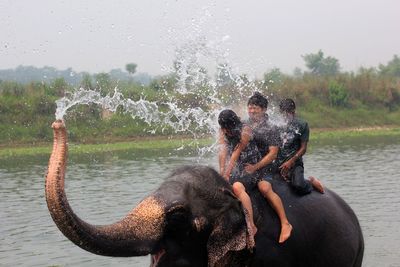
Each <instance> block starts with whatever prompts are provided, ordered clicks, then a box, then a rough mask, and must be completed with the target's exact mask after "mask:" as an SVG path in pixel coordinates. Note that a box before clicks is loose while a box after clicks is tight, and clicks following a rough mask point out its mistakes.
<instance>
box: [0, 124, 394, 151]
mask: <svg viewBox="0 0 400 267" xmlns="http://www.w3.org/2000/svg"><path fill="white" fill-rule="evenodd" d="M365 138H393V140H400V126H393V125H387V126H378V127H354V128H337V129H327V128H317V129H311V135H310V144H311V146H312V144H313V143H328V144H335V143H337V142H346V141H354V140H356V139H365ZM214 142H215V138H213V137H211V136H209V137H203V138H200V139H193V138H192V137H189V136H187V135H175V136H168V137H167V136H146V137H137V138H131V139H128V140H124V141H122V140H114V141H111V142H109V141H108V142H107V143H87V144H77V143H73V142H72V143H71V142H69V153H70V154H84V153H86V154H91V153H107V152H118V151H127V150H138V151H143V150H161V149H178V148H180V147H183V146H184V147H186V148H193V147H205V146H209V145H212V144H213V143H214ZM51 147H52V143H51V142H45V143H39V144H13V145H12V146H10V145H2V146H0V159H6V158H12V157H18V156H38V155H50V153H51Z"/></svg>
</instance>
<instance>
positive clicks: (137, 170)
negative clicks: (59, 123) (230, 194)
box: [0, 138, 400, 267]
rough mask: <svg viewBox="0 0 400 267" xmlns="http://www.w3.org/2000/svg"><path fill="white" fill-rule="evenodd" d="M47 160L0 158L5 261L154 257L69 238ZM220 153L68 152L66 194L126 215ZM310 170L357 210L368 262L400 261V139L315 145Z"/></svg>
mask: <svg viewBox="0 0 400 267" xmlns="http://www.w3.org/2000/svg"><path fill="white" fill-rule="evenodd" d="M47 161H48V157H37V156H35V157H25V158H24V157H19V158H12V159H7V160H1V161H0V266H17V265H19V266H54V265H57V266H111V265H115V266H137V267H139V266H148V265H149V258H148V257H136V258H109V257H102V256H97V255H93V254H91V253H88V252H86V251H84V250H82V249H80V248H79V247H77V246H75V245H74V244H73V243H71V242H70V241H69V240H67V239H66V238H65V237H64V236H63V235H62V234H61V232H60V231H59V230H58V229H57V227H56V226H55V224H54V223H53V221H52V219H51V217H50V215H49V212H48V210H47V206H46V200H45V198H44V175H45V172H46V167H47ZM216 162H217V160H216V157H215V155H208V156H205V157H204V158H201V159H199V158H197V156H195V153H193V152H191V151H187V150H181V151H179V152H178V151H147V152H143V151H141V152H140V153H137V152H135V151H125V152H119V153H103V154H95V155H93V154H91V155H79V156H76V155H70V157H69V162H68V170H67V178H66V193H67V196H68V199H69V202H70V204H71V206H72V208H73V209H74V211H75V212H76V214H78V216H80V217H81V218H82V219H84V220H86V221H87V222H89V223H93V224H109V223H113V222H115V221H116V220H118V219H120V218H122V217H124V216H125V214H127V213H128V212H129V211H130V210H131V209H132V208H133V207H134V206H135V205H136V204H137V203H138V202H139V201H140V200H141V199H142V198H143V197H145V196H146V195H147V194H148V193H149V192H151V191H152V190H154V189H155V188H157V186H158V185H159V184H160V183H161V182H162V180H163V178H165V177H166V175H167V173H168V172H170V171H171V170H173V169H174V168H175V167H177V166H180V165H183V164H204V165H209V166H213V167H216ZM305 164H306V174H307V175H314V176H317V177H319V178H320V179H321V180H322V181H323V182H324V184H325V185H327V186H328V187H329V188H330V189H332V190H334V191H336V192H337V193H338V194H340V195H341V196H342V197H343V198H344V199H345V200H346V201H347V202H348V203H349V204H350V206H351V207H352V208H353V209H354V211H355V212H356V214H357V216H358V218H359V220H360V223H361V226H362V229H363V232H364V238H365V243H366V249H365V256H364V264H363V266H366V267H375V266H400V265H399V263H400V253H399V250H398V247H399V246H400V232H399V231H398V228H399V226H400V215H399V213H398V210H399V207H400V194H399V193H400V185H399V179H400V176H399V171H398V170H399V169H400V141H398V140H387V139H379V138H378V139H377V138H375V139H357V141H355V140H352V141H351V142H347V141H343V142H337V141H335V142H330V143H329V142H328V143H325V144H322V143H321V144H311V149H310V150H309V152H308V154H307V156H306V158H305Z"/></svg>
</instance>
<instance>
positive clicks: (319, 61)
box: [302, 50, 340, 76]
mask: <svg viewBox="0 0 400 267" xmlns="http://www.w3.org/2000/svg"><path fill="white" fill-rule="evenodd" d="M302 57H303V59H304V61H305V63H306V66H307V68H308V69H309V70H310V71H311V73H312V74H315V75H320V76H333V75H336V74H338V73H339V70H340V65H339V61H338V60H337V59H336V58H333V57H325V56H324V53H323V52H322V51H321V50H319V51H318V53H316V54H307V55H304V56H302Z"/></svg>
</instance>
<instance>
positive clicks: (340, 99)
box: [328, 81, 349, 107]
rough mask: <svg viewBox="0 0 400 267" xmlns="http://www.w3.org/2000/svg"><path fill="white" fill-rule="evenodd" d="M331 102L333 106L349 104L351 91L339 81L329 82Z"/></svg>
mask: <svg viewBox="0 0 400 267" xmlns="http://www.w3.org/2000/svg"><path fill="white" fill-rule="evenodd" d="M328 89H329V102H330V104H331V105H332V106H342V107H345V106H346V105H347V101H348V98H349V93H348V92H347V89H346V88H345V87H344V85H343V84H341V83H338V82H337V81H331V82H329V88H328Z"/></svg>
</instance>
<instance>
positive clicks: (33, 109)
mask: <svg viewBox="0 0 400 267" xmlns="http://www.w3.org/2000/svg"><path fill="white" fill-rule="evenodd" d="M303 59H304V63H305V66H306V68H307V70H306V71H302V70H300V69H295V71H294V72H293V74H285V73H283V72H281V71H280V69H279V68H274V69H272V70H269V71H267V72H266V73H265V74H264V76H263V77H262V78H261V79H257V80H250V79H248V78H247V76H246V75H245V74H239V75H232V72H231V70H230V69H229V65H228V64H221V65H220V66H219V67H218V71H217V73H216V74H215V77H214V80H215V81H216V82H215V83H212V82H211V81H212V80H213V79H211V78H210V77H209V75H208V74H207V72H206V71H205V69H199V70H198V69H196V72H197V74H199V73H200V74H202V75H201V76H198V77H201V79H198V77H196V79H193V76H187V77H184V78H183V79H182V76H181V75H180V73H179V72H180V71H181V70H180V69H179V67H180V66H179V64H178V63H179V62H175V65H174V67H175V71H172V72H171V73H170V74H168V75H164V76H159V77H151V78H150V79H149V80H148V82H147V83H142V82H140V81H138V80H135V79H133V77H134V76H135V73H136V68H137V65H136V64H135V63H128V64H127V65H126V66H125V69H126V71H122V70H120V71H119V72H116V71H111V72H109V73H98V74H94V75H91V74H88V73H83V74H79V75H78V74H74V75H73V76H71V74H70V73H69V74H68V72H70V69H67V70H66V71H57V70H56V69H54V68H48V67H46V68H45V69H46V71H47V72H45V73H47V74H46V75H45V74H44V72H42V73H41V74H37V75H39V77H44V75H45V76H46V77H53V78H52V79H46V80H44V79H42V78H41V79H39V78H38V79H36V78H34V79H33V80H29V81H28V80H18V81H17V80H16V79H11V78H10V79H9V78H6V79H4V77H5V76H2V74H1V73H2V71H0V77H1V78H0V144H10V145H12V144H13V143H32V142H41V141H44V142H47V141H50V140H51V138H52V133H51V129H50V128H49V125H50V124H51V122H52V121H53V120H54V118H55V117H54V113H55V109H56V105H55V101H56V100H57V99H59V98H61V97H63V96H64V95H65V94H66V92H70V91H73V90H75V89H76V88H77V87H84V88H86V89H94V90H99V91H100V92H101V93H102V94H104V95H106V94H110V93H112V92H113V91H114V88H115V87H118V90H119V91H120V92H121V93H122V94H123V95H124V96H125V97H126V98H130V99H133V100H138V99H140V98H145V99H147V100H149V101H157V102H163V101H167V100H168V99H171V98H173V99H175V100H176V103H177V104H178V105H179V106H180V107H201V108H202V109H204V110H207V109H211V108H215V105H214V104H215V103H213V101H212V98H211V96H212V97H213V98H217V99H220V100H221V101H222V103H219V104H220V105H221V104H222V105H226V106H228V105H236V104H243V103H245V101H246V98H247V97H248V96H249V95H250V94H251V93H252V92H253V91H254V90H258V91H261V92H262V93H264V94H265V95H267V96H268V97H269V98H270V100H271V103H272V104H273V103H274V102H276V101H278V100H279V99H280V98H282V97H291V98H294V100H295V101H296V102H297V103H298V106H299V111H300V113H301V115H302V116H304V117H305V118H306V119H307V120H308V121H309V122H310V125H311V127H347V126H374V125H384V124H392V125H399V122H400V58H399V57H398V56H397V55H394V56H393V59H392V60H390V61H389V62H387V63H386V64H380V65H379V66H377V67H371V68H360V69H359V70H358V71H356V72H342V71H341V69H340V63H339V61H338V60H337V59H335V58H334V57H331V56H325V55H324V53H323V52H322V51H321V50H320V51H318V52H317V53H312V54H307V55H304V56H303ZM23 69H24V68H23V67H18V68H17V69H15V70H14V71H15V72H18V73H23ZM34 69H35V68H34V67H29V68H28V70H30V71H28V73H27V74H26V75H25V76H26V79H28V78H29V77H33V76H30V75H32V73H33V72H32V70H34ZM39 70H40V69H36V71H38V73H40V71H39ZM42 71H43V69H42ZM10 73H11V72H10ZM49 73H52V74H51V75H50V74H49ZM116 73H124V74H123V75H125V76H126V77H125V76H124V77H125V78H124V79H121V78H120V77H119V78H118V77H117V76H116ZM20 75H22V74H20ZM40 75H41V76H40ZM47 75H49V76H47ZM65 75H66V76H67V77H70V78H73V79H75V80H74V82H70V80H69V79H67V78H66V77H65ZM7 77H11V76H7ZM14 77H16V76H14ZM35 77H37V76H35ZM182 83H183V84H184V86H186V88H189V89H190V90H189V92H188V93H184V94H182V92H180V91H179V90H178V88H179V87H180V86H182ZM65 119H66V120H67V121H68V126H69V131H70V133H69V134H70V138H71V139H72V140H73V141H77V142H93V141H107V140H124V139H127V138H132V137H135V136H139V135H148V126H147V125H146V124H145V123H144V122H142V121H140V120H133V119H132V118H131V117H130V116H129V115H126V114H125V113H124V112H123V111H121V110H119V111H117V112H116V113H115V114H111V115H108V116H107V118H105V116H104V113H103V110H102V109H101V107H98V106H95V105H88V106H78V107H76V108H74V109H73V110H72V111H71V112H68V114H67V117H66V118H65ZM171 133H172V131H168V130H167V131H165V130H163V131H158V132H156V134H171Z"/></svg>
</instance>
